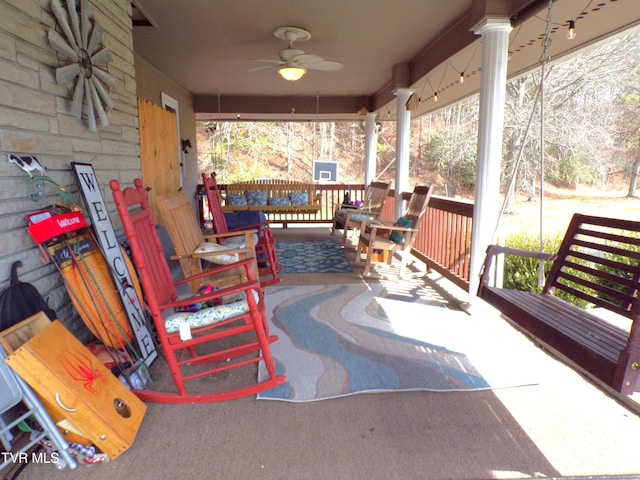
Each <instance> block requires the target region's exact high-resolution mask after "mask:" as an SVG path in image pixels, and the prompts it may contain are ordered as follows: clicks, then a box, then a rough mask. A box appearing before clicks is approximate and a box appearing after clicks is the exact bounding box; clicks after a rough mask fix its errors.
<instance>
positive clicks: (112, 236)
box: [71, 162, 158, 366]
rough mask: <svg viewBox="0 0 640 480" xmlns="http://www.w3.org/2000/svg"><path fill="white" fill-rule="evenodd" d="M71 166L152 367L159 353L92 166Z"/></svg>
mask: <svg viewBox="0 0 640 480" xmlns="http://www.w3.org/2000/svg"><path fill="white" fill-rule="evenodd" d="M71 168H72V169H73V172H74V174H75V177H76V181H77V183H78V186H79V187H80V192H81V193H82V198H83V199H84V203H85V206H86V207H87V211H88V212H89V216H90V218H91V223H92V224H93V229H94V231H95V234H96V237H97V238H98V243H99V244H100V249H101V250H102V254H103V255H104V257H105V260H106V262H107V265H108V266H109V270H110V271H111V276H112V278H113V282H114V284H115V286H116V288H117V290H118V294H119V295H120V299H121V300H122V305H123V307H124V310H125V311H126V313H127V317H128V318H129V323H130V324H131V329H132V330H133V334H134V336H135V337H136V342H137V344H138V349H139V353H140V356H141V357H142V358H143V359H144V363H145V364H146V365H147V366H149V365H151V362H153V360H154V359H155V358H156V357H157V356H158V352H157V350H156V347H155V344H154V343H153V337H152V335H151V332H150V331H149V328H148V326H147V323H146V321H145V316H144V311H143V309H142V307H141V304H140V299H139V298H138V295H137V294H136V290H135V288H134V286H133V285H134V284H133V280H132V278H131V274H130V273H129V269H128V268H127V264H126V263H125V260H124V258H123V256H122V249H121V248H120V244H119V243H118V241H117V237H116V232H115V230H114V229H113V224H112V223H111V219H110V217H109V213H108V211H107V206H106V205H105V203H104V198H103V197H102V191H101V190H100V186H99V185H98V181H97V179H96V175H95V172H94V170H93V166H92V165H90V164H88V163H77V162H71Z"/></svg>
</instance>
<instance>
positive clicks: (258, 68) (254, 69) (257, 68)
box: [247, 62, 280, 72]
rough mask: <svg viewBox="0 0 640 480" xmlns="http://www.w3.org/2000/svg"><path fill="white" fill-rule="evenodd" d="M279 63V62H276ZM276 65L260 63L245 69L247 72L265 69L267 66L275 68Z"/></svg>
mask: <svg viewBox="0 0 640 480" xmlns="http://www.w3.org/2000/svg"><path fill="white" fill-rule="evenodd" d="M278 63H280V62H278ZM275 67H276V65H262V66H261V67H253V68H250V69H249V70H247V72H256V71H258V70H266V69H267V68H275Z"/></svg>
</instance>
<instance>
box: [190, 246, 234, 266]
mask: <svg viewBox="0 0 640 480" xmlns="http://www.w3.org/2000/svg"><path fill="white" fill-rule="evenodd" d="M230 250H231V248H230V246H226V245H219V244H217V243H213V242H203V243H201V244H200V245H198V246H197V247H196V249H195V250H194V251H193V253H194V254H198V255H202V254H208V255H207V256H206V257H201V258H202V259H203V260H206V261H207V262H211V263H215V264H218V265H228V264H230V263H235V262H237V261H238V260H240V257H239V255H238V254H237V253H235V252H231V251H230ZM209 254H210V255H209Z"/></svg>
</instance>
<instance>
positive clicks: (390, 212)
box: [198, 184, 473, 290]
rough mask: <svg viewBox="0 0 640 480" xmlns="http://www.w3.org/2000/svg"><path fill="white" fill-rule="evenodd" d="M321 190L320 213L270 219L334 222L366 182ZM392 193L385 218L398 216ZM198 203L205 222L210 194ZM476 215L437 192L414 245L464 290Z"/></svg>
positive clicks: (359, 196)
mask: <svg viewBox="0 0 640 480" xmlns="http://www.w3.org/2000/svg"><path fill="white" fill-rule="evenodd" d="M220 189H221V190H223V191H224V190H226V185H220ZM199 191H202V190H199ZM318 192H319V193H320V195H321V199H322V200H321V204H322V209H321V210H320V212H318V213H317V214H309V213H300V214H287V215H283V214H269V221H271V222H272V223H282V224H283V226H285V227H286V226H287V225H288V224H289V223H331V221H332V219H333V215H334V212H335V208H336V206H337V205H339V204H340V203H341V202H342V201H343V200H344V196H345V194H346V193H349V198H350V199H351V200H352V201H355V200H362V197H363V194H364V185H363V184H351V185H345V184H332V185H318ZM389 195H390V198H389V199H388V200H387V202H386V203H385V207H384V210H383V213H382V218H383V219H384V220H394V210H395V209H394V192H393V191H390V192H389ZM410 195H411V194H410V193H407V192H404V193H403V195H402V198H403V200H404V201H407V200H409V197H410ZM203 197H204V198H203ZM198 203H199V209H200V215H201V221H202V222H203V223H205V222H206V220H207V216H208V215H207V214H208V208H207V206H206V197H205V196H204V195H201V194H198ZM472 218H473V203H472V202H468V201H465V200H457V199H454V198H447V197H441V196H438V195H433V196H432V197H431V200H430V201H429V207H428V208H427V212H426V214H425V216H424V217H423V219H422V225H420V227H419V228H420V232H419V234H418V237H417V239H416V242H415V244H414V246H413V248H414V252H413V253H414V255H415V256H416V257H417V258H418V259H420V260H421V261H423V262H425V264H426V265H427V267H428V268H430V269H433V270H435V271H437V272H438V273H440V274H441V275H442V276H444V277H445V278H447V279H448V280H450V281H451V282H452V283H454V284H455V285H457V286H459V287H460V288H462V289H464V290H468V288H469V269H470V265H469V262H470V257H471V227H472Z"/></svg>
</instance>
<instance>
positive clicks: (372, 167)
mask: <svg viewBox="0 0 640 480" xmlns="http://www.w3.org/2000/svg"><path fill="white" fill-rule="evenodd" d="M364 139H365V142H366V143H365V164H364V165H365V168H364V184H365V186H367V185H369V184H370V183H371V182H375V180H376V156H377V154H378V148H377V147H378V130H377V129H376V114H375V113H373V112H368V113H367V116H366V117H365V120H364Z"/></svg>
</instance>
